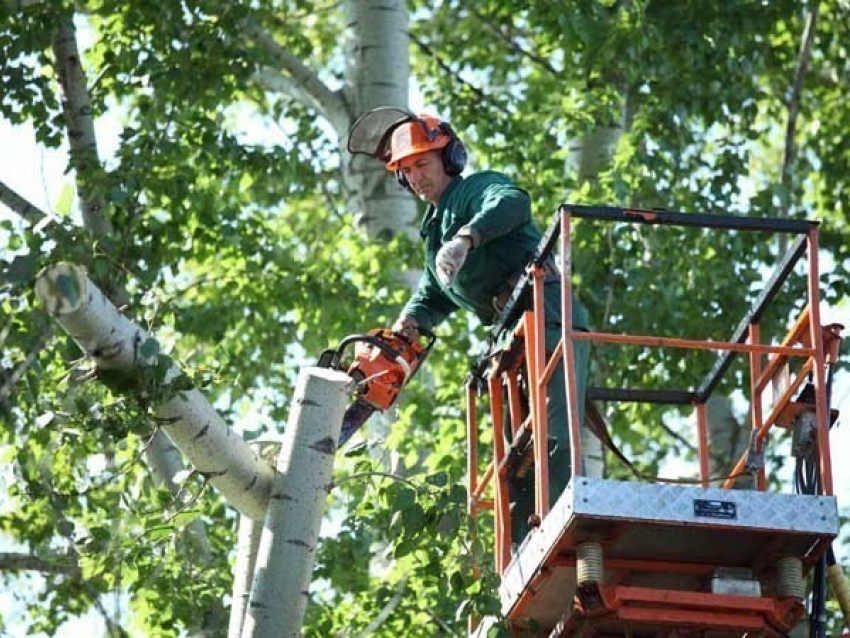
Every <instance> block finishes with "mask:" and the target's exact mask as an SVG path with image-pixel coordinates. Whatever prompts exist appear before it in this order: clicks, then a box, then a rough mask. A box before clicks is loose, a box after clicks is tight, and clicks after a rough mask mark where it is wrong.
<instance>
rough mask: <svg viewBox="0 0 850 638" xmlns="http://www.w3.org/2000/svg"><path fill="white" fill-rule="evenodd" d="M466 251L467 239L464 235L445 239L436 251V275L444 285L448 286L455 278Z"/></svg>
mask: <svg viewBox="0 0 850 638" xmlns="http://www.w3.org/2000/svg"><path fill="white" fill-rule="evenodd" d="M468 252H469V239H468V238H466V237H455V238H454V239H451V240H450V241H447V242H446V243H445V244H443V246H442V248H440V250H439V251H438V252H437V277H439V279H440V281H441V282H442V284H443V285H444V286H450V285H451V284H452V282H453V281H454V280H455V277H457V273H458V271H459V270H460V269H461V266H463V262H465V261H466V254H467V253H468Z"/></svg>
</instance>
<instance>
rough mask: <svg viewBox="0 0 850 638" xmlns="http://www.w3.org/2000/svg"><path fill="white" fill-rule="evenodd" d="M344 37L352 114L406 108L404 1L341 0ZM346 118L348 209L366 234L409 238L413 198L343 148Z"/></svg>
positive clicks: (406, 22)
mask: <svg viewBox="0 0 850 638" xmlns="http://www.w3.org/2000/svg"><path fill="white" fill-rule="evenodd" d="M345 12H346V24H347V25H348V28H347V30H346V33H345V36H344V43H345V50H346V60H347V61H348V64H347V66H346V73H345V78H346V84H347V88H346V90H345V96H346V101H347V103H348V104H350V105H351V111H352V116H353V117H354V118H356V117H359V116H360V115H362V114H363V113H365V112H366V111H368V110H370V109H373V108H375V107H377V106H398V107H402V108H407V105H408V100H409V82H410V62H409V49H410V36H409V35H408V29H409V16H408V12H407V2H406V0H347V1H346V3H345ZM353 123H354V121H353V120H352V121H351V122H349V123H348V125H347V126H346V128H345V130H341V129H337V133H338V134H339V140H340V154H341V157H342V175H343V184H344V186H345V194H346V200H347V204H348V208H349V210H352V211H356V212H357V223H358V224H359V225H360V227H361V228H363V230H364V231H365V232H366V234H367V236H369V237H370V238H371V239H389V238H391V237H393V236H394V235H397V234H399V233H401V234H403V235H407V236H408V237H411V238H414V239H415V238H416V237H415V230H416V226H415V222H416V215H417V209H416V203H415V201H414V199H413V197H412V196H411V195H410V193H408V192H407V191H406V190H404V189H402V188H401V187H400V186H399V185H398V184H397V183H396V180H395V177H394V176H393V175H392V174H391V173H389V172H388V171H387V170H386V169H385V168H384V167H383V166H382V165H381V164H380V163H379V162H377V161H375V160H374V159H371V158H367V157H361V156H351V154H350V153H349V152H348V150H347V148H346V144H347V143H348V128H349V127H350V126H351V124H353Z"/></svg>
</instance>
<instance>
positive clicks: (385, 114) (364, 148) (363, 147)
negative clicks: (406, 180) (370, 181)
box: [348, 106, 417, 162]
mask: <svg viewBox="0 0 850 638" xmlns="http://www.w3.org/2000/svg"><path fill="white" fill-rule="evenodd" d="M415 119H417V118H416V115H414V114H413V113H411V112H410V111H407V110H405V109H400V108H397V107H394V106H382V107H379V108H376V109H372V110H371V111H367V112H366V113H364V114H363V115H361V116H360V117H358V118H357V120H356V121H355V122H354V124H352V125H351V130H350V131H349V132H348V151H349V152H350V153H352V154H361V155H368V156H369V157H374V158H375V159H378V160H381V161H382V162H387V161H388V160H389V157H390V138H391V136H392V133H393V131H394V130H395V129H396V128H397V127H398V126H399V125H401V124H404V123H405V122H410V121H411V120H415Z"/></svg>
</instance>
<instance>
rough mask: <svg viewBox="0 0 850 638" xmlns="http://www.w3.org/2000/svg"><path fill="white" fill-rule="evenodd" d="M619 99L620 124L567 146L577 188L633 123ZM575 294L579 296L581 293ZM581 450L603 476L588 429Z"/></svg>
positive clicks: (600, 452) (601, 454)
mask: <svg viewBox="0 0 850 638" xmlns="http://www.w3.org/2000/svg"><path fill="white" fill-rule="evenodd" d="M622 95H623V98H622V107H621V117H620V122H618V123H617V124H615V125H613V126H603V125H599V126H596V127H595V128H593V129H591V130H590V131H588V132H587V133H585V134H584V135H582V136H580V137H576V138H573V139H572V140H570V141H569V142H568V149H569V152H568V154H567V158H566V161H565V166H564V169H565V172H566V174H567V176H573V177H574V178H575V180H576V186H580V185H581V184H583V183H584V182H587V181H592V180H595V179H597V178H598V177H599V173H601V172H602V171H603V170H605V169H606V168H608V166H609V165H610V164H611V160H612V158H613V157H614V153H615V152H616V150H617V145H618V144H619V143H620V138H621V137H622V136H623V132H624V131H626V130H628V128H629V126H630V122H631V119H632V112H631V109H632V105H631V102H630V101H629V97H628V96H629V91H628V89H627V88H623V90H622ZM578 292H579V295H580V294H581V291H578ZM591 356H592V355H591ZM581 449H582V457H583V460H584V471H585V475H586V476H589V477H592V478H601V477H603V476H605V449H604V447H603V445H602V442H601V441H600V440H599V439H598V438H597V437H596V436H594V435H593V434H592V433H591V432H590V431H589V430H588V429H587V428H582V430H581Z"/></svg>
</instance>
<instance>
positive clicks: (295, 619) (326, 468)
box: [242, 367, 353, 638]
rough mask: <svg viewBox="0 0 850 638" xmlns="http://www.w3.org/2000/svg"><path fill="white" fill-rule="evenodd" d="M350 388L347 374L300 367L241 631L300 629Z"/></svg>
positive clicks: (281, 637) (283, 634)
mask: <svg viewBox="0 0 850 638" xmlns="http://www.w3.org/2000/svg"><path fill="white" fill-rule="evenodd" d="M352 390H353V386H352V381H351V379H350V378H349V377H348V375H346V374H344V373H342V372H339V371H337V370H328V369H326V368H313V367H311V368H303V369H302V370H301V372H300V374H299V376H298V383H297V386H296V388H295V399H294V402H293V409H292V411H291V412H290V415H289V422H288V424H287V426H286V431H285V432H284V438H283V445H282V447H281V453H280V457H279V458H278V462H277V473H276V475H275V480H274V487H273V489H272V496H271V500H270V501H269V508H268V513H267V515H266V521H265V527H264V529H263V534H262V538H261V540H260V549H259V553H258V556H257V562H256V568H255V570H254V583H253V586H252V588H251V597H250V603H249V606H248V614H247V616H246V617H245V626H244V628H243V631H242V636H243V637H244V638H266V637H269V638H271V637H274V638H294V637H296V636H300V635H301V624H302V622H303V618H304V610H305V609H306V607H307V598H308V590H309V587H310V576H311V573H312V571H313V564H314V562H315V559H316V545H317V543H318V540H319V527H320V524H321V520H322V511H323V509H324V506H325V501H326V499H327V494H328V491H329V490H330V488H331V479H332V474H333V462H334V454H335V452H336V442H337V440H339V432H340V428H341V426H342V417H343V413H344V412H345V407H346V405H347V404H348V400H349V395H350V393H351V391H352Z"/></svg>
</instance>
